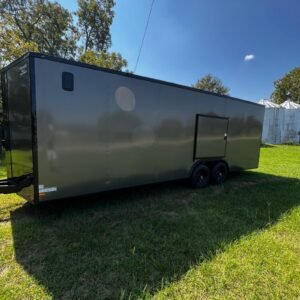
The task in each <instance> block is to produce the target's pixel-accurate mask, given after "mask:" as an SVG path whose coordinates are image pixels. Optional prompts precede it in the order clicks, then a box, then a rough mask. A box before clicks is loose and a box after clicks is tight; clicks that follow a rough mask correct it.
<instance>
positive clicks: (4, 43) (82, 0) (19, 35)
mask: <svg viewBox="0 0 300 300" xmlns="http://www.w3.org/2000/svg"><path fill="white" fill-rule="evenodd" d="M114 4H115V3H114V1H113V0H78V10H77V12H76V13H75V14H76V15H77V17H78V22H77V24H74V21H73V17H72V14H71V13H70V12H69V11H68V10H67V9H65V8H63V7H62V6H61V5H60V4H59V3H57V2H52V1H49V0H1V2H0V66H3V65H5V64H7V63H9V62H11V61H13V60H14V59H16V58H18V57H20V56H21V55H23V54H24V53H26V52H28V51H37V52H41V53H44V54H50V55H54V56H60V57H64V58H72V59H75V60H80V61H84V62H87V63H93V64H97V65H99V66H103V67H107V68H113V69H116V70H121V69H122V68H123V67H126V66H127V62H126V60H125V59H124V58H122V56H121V54H119V53H109V52H108V51H107V50H108V49H109V47H110V46H111V36H110V26H111V24H112V20H113V17H114V12H113V7H114Z"/></svg>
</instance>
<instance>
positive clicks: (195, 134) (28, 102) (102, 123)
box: [0, 53, 264, 203]
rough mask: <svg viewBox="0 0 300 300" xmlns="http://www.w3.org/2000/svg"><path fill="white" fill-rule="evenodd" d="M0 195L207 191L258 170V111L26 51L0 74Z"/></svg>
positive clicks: (233, 100) (212, 96)
mask: <svg viewBox="0 0 300 300" xmlns="http://www.w3.org/2000/svg"><path fill="white" fill-rule="evenodd" d="M1 90H2V101H3V116H4V118H3V123H2V125H3V131H4V136H3V139H2V146H3V148H4V149H5V165H6V168H7V174H8V179H7V180H2V182H1V184H0V192H5V193H8V192H18V193H19V194H20V195H22V196H23V197H24V198H26V199H28V200H30V201H34V202H36V203H37V202H40V201H46V200H52V199H58V198H59V199H61V198H66V197H73V196H78V195H85V194H92V193H98V192H101V191H106V190H113V189H119V188H123V187H129V186H136V185H142V184H149V183H154V182H161V181H167V180H175V179H180V178H191V179H192V183H193V184H194V185H195V186H198V187H204V186H207V185H208V184H209V182H210V181H214V182H217V183H221V182H223V181H224V180H225V179H226V176H227V174H228V172H229V171H232V170H241V169H250V168H256V167H257V166H258V161H259V149H260V141H261V132H262V122H263V116H264V107H263V106H261V105H259V104H256V103H253V102H249V101H244V100H240V99H236V98H232V97H229V96H221V95H218V94H214V93H209V92H205V91H201V90H197V89H194V88H191V87H187V86H181V85H178V84H173V83H169V82H164V81H160V80H155V79H150V78H145V77H141V76H136V75H132V74H129V73H123V72H117V71H112V70H109V69H104V68H99V67H96V66H92V65H87V64H83V63H79V62H75V61H70V60H65V59H61V58H55V57H50V56H46V55H42V54H38V53H28V54H26V55H24V56H23V57H21V58H20V59H18V60H17V61H15V62H13V63H12V64H10V65H9V66H7V67H6V68H4V69H3V70H2V71H1Z"/></svg>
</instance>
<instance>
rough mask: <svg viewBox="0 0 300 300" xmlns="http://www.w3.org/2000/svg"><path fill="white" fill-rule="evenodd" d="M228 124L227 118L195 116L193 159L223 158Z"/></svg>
mask: <svg viewBox="0 0 300 300" xmlns="http://www.w3.org/2000/svg"><path fill="white" fill-rule="evenodd" d="M228 122H229V121H228V118H223V117H218V116H210V115H201V114H198V115H197V116H196V129H195V130H196V131H195V147H194V159H203V158H222V157H224V156H225V153H226V144H227V131H228Z"/></svg>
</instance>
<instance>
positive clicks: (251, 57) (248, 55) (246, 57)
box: [244, 54, 255, 61]
mask: <svg viewBox="0 0 300 300" xmlns="http://www.w3.org/2000/svg"><path fill="white" fill-rule="evenodd" d="M254 58H255V55H254V54H247V55H246V56H245V57H244V61H249V60H253V59H254Z"/></svg>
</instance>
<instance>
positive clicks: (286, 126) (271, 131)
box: [259, 99, 300, 144]
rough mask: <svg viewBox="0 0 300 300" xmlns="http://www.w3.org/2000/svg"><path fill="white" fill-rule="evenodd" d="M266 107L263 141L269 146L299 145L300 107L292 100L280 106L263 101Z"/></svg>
mask: <svg viewBox="0 0 300 300" xmlns="http://www.w3.org/2000/svg"><path fill="white" fill-rule="evenodd" d="M259 103H260V104H262V105H264V106H265V107H266V110H265V118H264V125H263V133H262V141H263V143H269V144H282V143H299V138H300V137H299V135H298V133H299V132H300V105H299V104H297V103H295V102H292V101H290V100H287V101H285V102H284V103H282V104H281V105H278V104H276V103H274V102H272V101H270V100H265V99H262V100H260V101H259Z"/></svg>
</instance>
